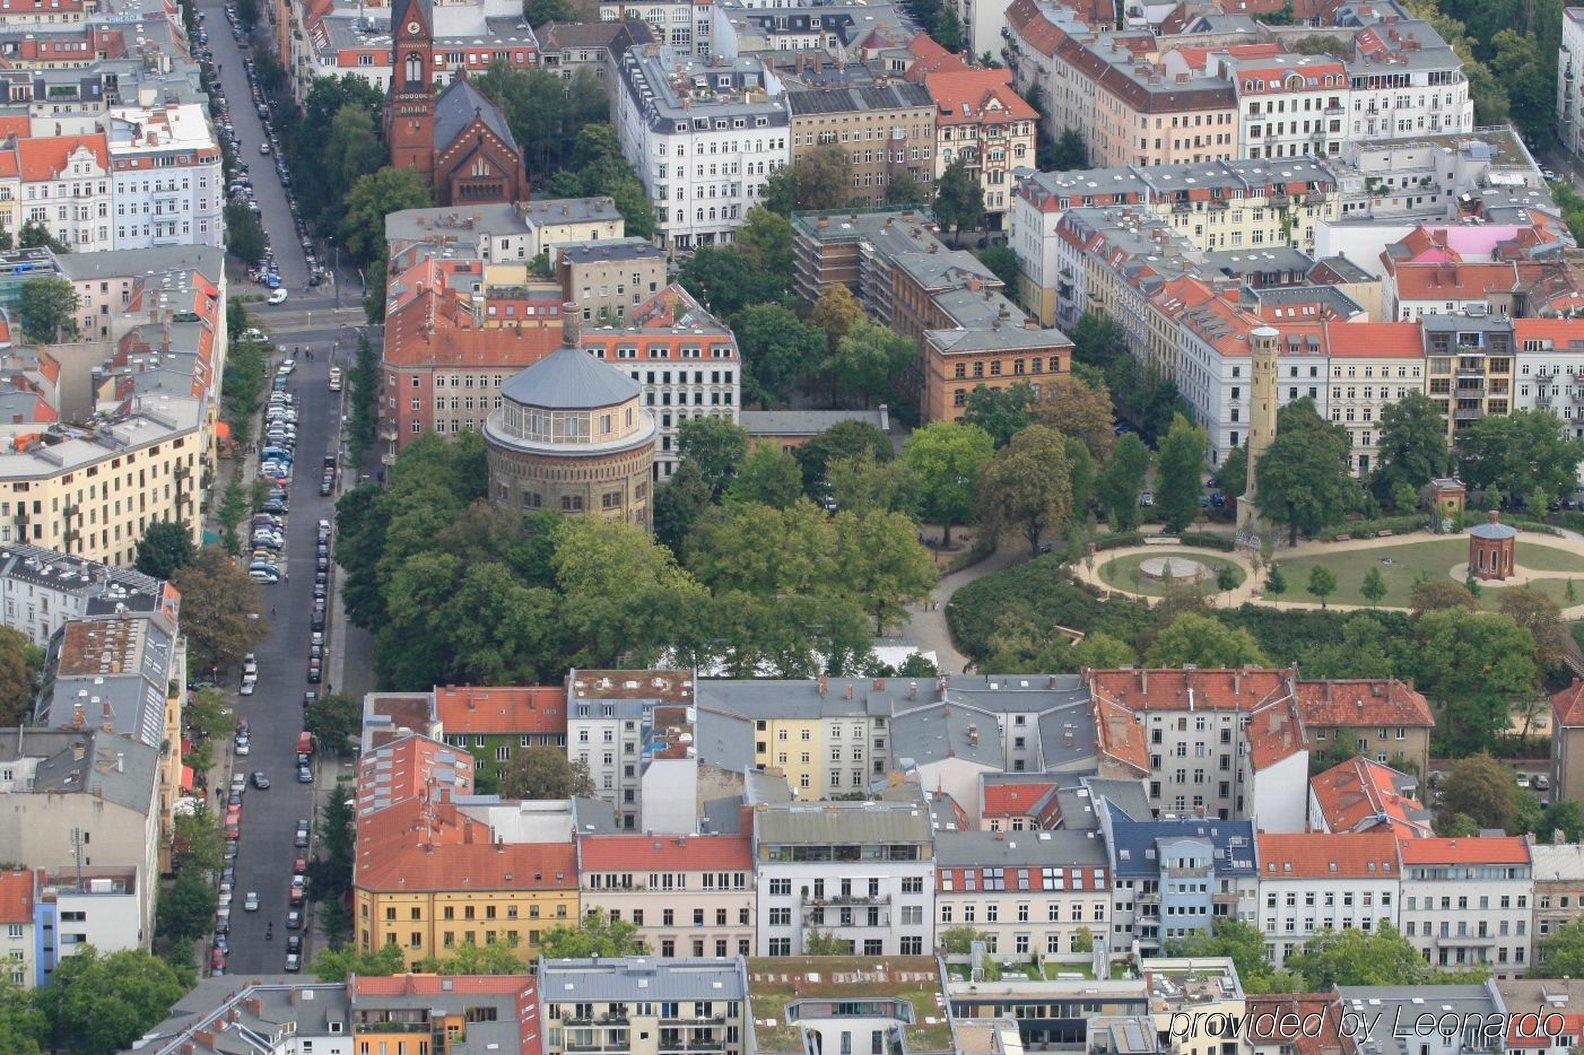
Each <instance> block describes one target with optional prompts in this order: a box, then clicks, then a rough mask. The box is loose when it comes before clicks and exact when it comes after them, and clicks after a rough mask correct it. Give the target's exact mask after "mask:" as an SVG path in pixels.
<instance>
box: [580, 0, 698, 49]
mask: <svg viewBox="0 0 1584 1055" xmlns="http://www.w3.org/2000/svg"><path fill="white" fill-rule="evenodd" d="M713 7H714V5H713V4H712V3H710V0H651V2H650V3H645V4H627V3H610V2H607V0H602V2H601V3H600V5H599V8H600V21H601V22H616V21H620V20H621V19H623V18H633V17H637V18H641V19H643V20H644V21H645V22H648V23H649V24H650V25H651V26H653V27H654V29H655V36H657V37H659V38H660V43H662V44H669V45H670V46H671V47H674V48H678V49H680V50H682V51H691V52H693V53H694V54H697V55H708V54H710V20H711V18H712V9H713Z"/></svg>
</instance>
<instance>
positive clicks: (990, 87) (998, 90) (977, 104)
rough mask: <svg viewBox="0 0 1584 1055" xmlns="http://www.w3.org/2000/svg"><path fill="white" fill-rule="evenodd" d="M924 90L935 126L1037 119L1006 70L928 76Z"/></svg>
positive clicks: (974, 70) (925, 78)
mask: <svg viewBox="0 0 1584 1055" xmlns="http://www.w3.org/2000/svg"><path fill="white" fill-rule="evenodd" d="M924 87H925V88H927V89H928V90H929V93H930V98H932V99H934V100H935V105H936V107H937V109H938V113H937V116H936V124H937V125H941V124H1004V123H1008V122H1012V121H1033V120H1035V119H1036V118H1038V117H1039V114H1038V113H1037V112H1036V111H1035V109H1034V108H1033V107H1032V106H1030V105H1029V104H1028V102H1027V100H1025V99H1024V98H1023V97H1022V96H1021V95H1019V94H1018V93H1017V89H1015V88H1013V87H1012V74H1011V72H1010V71H1008V70H1004V69H995V70H981V69H970V70H957V71H948V72H942V73H930V74H926V75H925V77H924Z"/></svg>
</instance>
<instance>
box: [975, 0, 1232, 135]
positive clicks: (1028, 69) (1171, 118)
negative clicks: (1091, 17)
mask: <svg viewBox="0 0 1584 1055" xmlns="http://www.w3.org/2000/svg"><path fill="white" fill-rule="evenodd" d="M1006 20H1007V33H1008V38H1007V44H1006V47H1005V50H1004V54H1005V55H1006V59H1007V65H1008V67H1009V68H1010V69H1011V70H1012V74H1013V78H1014V81H1013V83H1014V84H1015V85H1016V87H1017V90H1018V91H1019V92H1027V91H1029V90H1030V89H1031V88H1037V89H1038V90H1039V91H1040V92H1041V95H1042V97H1043V100H1044V104H1045V114H1046V117H1047V121H1048V127H1049V130H1050V132H1051V134H1052V135H1056V136H1059V135H1060V134H1061V133H1062V130H1063V129H1066V128H1072V129H1075V130H1077V131H1078V132H1079V134H1080V135H1082V136H1083V137H1084V142H1085V143H1087V144H1088V147H1089V163H1090V164H1091V165H1097V166H1111V165H1176V164H1197V163H1200V162H1204V161H1218V160H1225V159H1229V158H1236V157H1239V156H1244V155H1240V154H1239V144H1240V140H1239V137H1238V133H1239V126H1240V122H1239V107H1238V98H1237V95H1236V93H1235V90H1234V88H1233V86H1232V84H1230V83H1229V82H1228V81H1227V80H1226V79H1224V78H1222V77H1218V76H1214V75H1211V74H1209V73H1207V72H1205V71H1203V70H1199V69H1193V68H1189V67H1186V66H1168V65H1167V63H1166V62H1164V61H1161V60H1160V59H1158V58H1156V57H1155V56H1157V55H1158V52H1159V45H1158V44H1157V43H1156V41H1155V37H1154V35H1153V34H1151V33H1150V32H1149V31H1147V30H1143V31H1139V30H1128V31H1122V32H1115V33H1112V32H1102V33H1095V32H1093V31H1091V30H1090V29H1089V27H1088V25H1087V24H1086V23H1085V22H1083V21H1082V20H1081V18H1080V16H1079V15H1078V13H1077V12H1075V11H1073V10H1072V9H1071V8H1069V7H1067V6H1066V5H1063V4H1054V3H1048V2H1045V0H1014V2H1013V3H1012V4H1011V5H1010V6H1009V7H1008V8H1007V12H1006Z"/></svg>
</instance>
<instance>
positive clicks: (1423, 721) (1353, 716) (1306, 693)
mask: <svg viewBox="0 0 1584 1055" xmlns="http://www.w3.org/2000/svg"><path fill="white" fill-rule="evenodd" d="M1298 704H1299V707H1300V708H1301V709H1302V712H1303V719H1304V724H1306V725H1320V726H1325V727H1327V728H1333V727H1336V726H1346V727H1353V726H1362V725H1375V726H1381V725H1386V726H1397V725H1404V726H1411V727H1413V728H1419V729H1433V728H1435V718H1434V717H1433V716H1432V715H1431V713H1430V704H1429V703H1428V702H1427V701H1426V700H1425V698H1424V696H1423V695H1421V694H1420V693H1418V692H1416V691H1415V690H1414V689H1412V688H1410V687H1409V686H1408V685H1407V684H1406V683H1405V682H1401V681H1398V680H1397V679H1396V678H1382V679H1368V678H1358V679H1341V678H1334V679H1326V680H1319V681H1300V682H1299V683H1298Z"/></svg>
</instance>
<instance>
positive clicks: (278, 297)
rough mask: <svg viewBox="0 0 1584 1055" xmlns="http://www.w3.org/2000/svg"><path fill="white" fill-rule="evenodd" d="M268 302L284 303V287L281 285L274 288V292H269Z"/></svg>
mask: <svg viewBox="0 0 1584 1055" xmlns="http://www.w3.org/2000/svg"><path fill="white" fill-rule="evenodd" d="M268 303H270V304H285V303H286V289H285V287H284V286H282V287H280V288H277V289H276V290H275V292H273V293H271V294H270V295H269V297H268Z"/></svg>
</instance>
